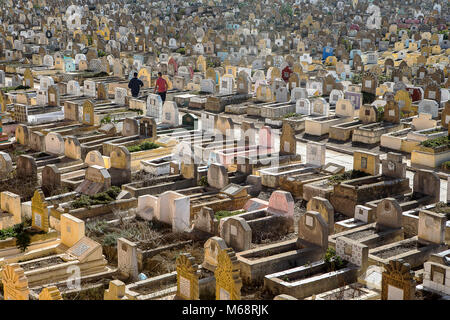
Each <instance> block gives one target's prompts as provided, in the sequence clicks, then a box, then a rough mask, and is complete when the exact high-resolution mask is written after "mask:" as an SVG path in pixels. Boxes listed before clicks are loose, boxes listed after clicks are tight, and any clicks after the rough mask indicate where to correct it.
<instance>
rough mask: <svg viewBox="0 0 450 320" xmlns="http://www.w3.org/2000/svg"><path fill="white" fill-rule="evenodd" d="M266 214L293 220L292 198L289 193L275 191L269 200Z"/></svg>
mask: <svg viewBox="0 0 450 320" xmlns="http://www.w3.org/2000/svg"><path fill="white" fill-rule="evenodd" d="M267 212H268V213H270V214H274V215H278V216H282V217H285V218H289V219H293V218H294V198H293V197H292V195H291V194H290V193H289V192H286V191H282V190H276V191H273V192H272V194H271V195H270V198H269V204H268V207H267Z"/></svg>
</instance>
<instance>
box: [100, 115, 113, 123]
mask: <svg viewBox="0 0 450 320" xmlns="http://www.w3.org/2000/svg"><path fill="white" fill-rule="evenodd" d="M100 123H101V124H106V123H111V117H110V116H106V117H104V118H103V119H102V120H101V121H100Z"/></svg>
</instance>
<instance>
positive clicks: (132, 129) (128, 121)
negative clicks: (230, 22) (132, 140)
mask: <svg viewBox="0 0 450 320" xmlns="http://www.w3.org/2000/svg"><path fill="white" fill-rule="evenodd" d="M137 135H139V122H138V121H137V120H136V119H134V118H125V119H124V120H123V125H122V136H124V137H131V136H137Z"/></svg>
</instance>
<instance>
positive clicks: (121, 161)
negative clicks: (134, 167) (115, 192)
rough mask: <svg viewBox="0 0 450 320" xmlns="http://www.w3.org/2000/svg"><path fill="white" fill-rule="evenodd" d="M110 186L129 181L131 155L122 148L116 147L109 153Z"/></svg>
mask: <svg viewBox="0 0 450 320" xmlns="http://www.w3.org/2000/svg"><path fill="white" fill-rule="evenodd" d="M110 158H111V168H109V169H108V171H109V174H110V175H111V184H112V185H115V186H118V185H122V184H126V183H129V182H130V181H131V154H130V152H129V151H128V149H127V148H126V147H124V146H117V147H115V148H114V149H113V151H111V154H110Z"/></svg>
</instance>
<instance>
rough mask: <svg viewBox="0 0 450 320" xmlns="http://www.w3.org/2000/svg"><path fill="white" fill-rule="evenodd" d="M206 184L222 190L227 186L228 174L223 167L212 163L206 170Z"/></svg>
mask: <svg viewBox="0 0 450 320" xmlns="http://www.w3.org/2000/svg"><path fill="white" fill-rule="evenodd" d="M208 184H209V185H210V186H211V187H213V188H216V189H219V190H221V189H223V188H225V187H226V186H227V185H228V184H229V179H228V172H227V169H226V167H225V166H224V165H221V164H219V163H212V164H211V165H210V166H209V168H208Z"/></svg>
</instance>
